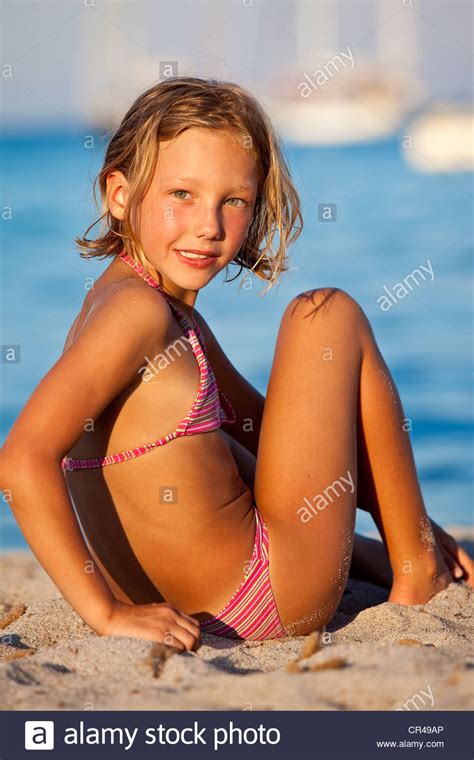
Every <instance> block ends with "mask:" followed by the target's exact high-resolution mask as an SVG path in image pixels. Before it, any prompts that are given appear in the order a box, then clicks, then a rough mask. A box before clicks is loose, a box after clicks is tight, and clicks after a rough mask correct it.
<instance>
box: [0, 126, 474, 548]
mask: <svg viewBox="0 0 474 760" xmlns="http://www.w3.org/2000/svg"><path fill="white" fill-rule="evenodd" d="M90 134H91V130H90V129H89V128H87V127H85V128H78V129H77V131H74V132H68V133H56V134H43V135H35V136H28V137H22V138H12V137H10V138H5V139H3V141H1V142H0V157H1V161H2V165H3V167H4V176H5V183H4V186H5V192H4V200H3V204H2V205H3V207H4V208H3V224H2V232H3V240H2V243H3V244H2V258H1V274H2V286H1V291H0V292H1V309H2V311H1V337H2V340H1V342H2V345H4V346H5V345H6V346H11V345H14V346H19V347H20V353H19V362H18V363H16V364H11V363H9V364H6V363H2V365H1V370H2V375H1V400H2V415H1V424H0V441H3V440H4V438H5V436H6V435H7V433H8V430H9V429H10V427H11V425H12V424H13V422H14V420H15V419H16V417H17V416H18V414H19V412H20V410H21V409H22V407H23V406H24V404H25V403H26V401H27V400H28V398H29V396H30V395H31V393H32V392H33V390H34V388H35V387H36V385H37V384H38V383H39V382H40V380H41V379H42V377H43V376H44V375H45V374H46V372H47V371H48V370H49V368H50V367H51V366H52V364H54V362H55V361H56V360H57V358H58V357H59V355H60V353H61V350H62V346H63V343H64V340H65V337H66V334H67V332H68V329H69V327H70V325H71V323H72V322H73V320H74V317H75V316H76V314H77V312H78V311H79V309H80V306H81V303H82V301H83V299H84V297H85V295H86V288H87V287H88V286H89V283H90V279H89V278H93V279H95V278H96V277H97V276H98V275H99V274H100V272H101V271H102V270H103V269H104V268H105V266H107V263H105V262H98V261H96V262H93V261H83V260H81V259H80V257H79V255H78V253H77V252H76V250H75V248H74V245H73V240H74V236H75V235H78V234H80V235H82V234H83V233H84V231H85V230H86V228H87V226H88V225H89V224H90V223H91V222H92V221H94V220H95V219H96V218H97V214H96V212H95V208H94V207H93V204H92V201H91V198H92V193H91V183H92V179H93V178H94V176H95V174H96V173H97V171H98V170H99V168H100V164H101V159H102V156H103V152H104V149H105V141H104V139H102V138H101V136H100V135H99V134H97V135H94V145H93V146H92V147H86V144H85V135H90ZM399 144H400V138H399V137H396V138H393V139H391V140H389V141H384V142H380V143H377V144H372V145H364V146H357V147H344V148H331V149H313V148H300V147H295V146H290V145H287V146H285V150H286V155H287V159H288V162H289V164H290V166H291V169H292V172H293V177H294V180H295V184H296V186H297V188H298V191H299V193H300V195H301V199H302V210H303V215H304V219H305V228H304V231H303V234H302V235H301V237H300V239H299V240H298V241H297V243H296V244H295V245H294V246H293V247H292V248H291V249H290V253H291V257H290V264H291V267H292V268H291V270H290V271H289V273H287V275H285V277H284V278H283V280H282V281H281V282H280V283H279V284H278V285H277V286H275V287H274V288H273V289H272V290H270V291H269V293H267V294H266V295H265V296H264V297H262V296H261V291H262V286H261V284H260V282H259V281H257V280H254V281H253V284H252V287H251V288H250V287H248V288H246V289H239V286H238V282H239V281H238V280H237V281H234V282H233V283H224V282H223V280H224V277H223V276H220V277H219V278H217V280H216V281H213V282H212V283H211V284H210V285H209V287H207V288H206V289H205V290H204V291H203V292H202V293H200V294H199V298H198V301H197V306H198V308H199V309H200V311H202V313H203V314H204V316H205V317H206V319H207V320H208V321H209V323H210V325H211V327H212V328H213V330H214V332H215V334H216V335H217V337H218V339H219V340H220V342H221V344H222V346H223V347H224V350H225V351H226V352H227V354H228V355H229V357H230V358H231V360H232V361H233V362H234V364H235V365H236V366H237V368H238V369H239V371H240V372H241V373H242V374H244V375H245V376H246V377H247V378H248V379H249V380H250V381H251V382H252V383H253V384H254V385H255V386H256V387H257V388H258V389H259V390H260V391H261V392H262V393H265V391H266V387H267V383H268V378H269V373H270V367H271V362H272V356H273V351H274V346H275V340H276V336H277V332H278V326H279V321H280V318H281V314H282V312H283V310H284V308H285V306H286V304H287V303H288V301H289V300H290V299H291V298H292V297H293V296H294V295H296V294H297V293H299V292H301V291H303V290H307V289H308V288H313V287H321V286H328V285H330V286H336V287H339V288H342V289H344V290H346V291H347V292H349V293H350V294H351V295H352V296H353V297H354V298H356V299H357V300H358V302H359V303H360V305H361V306H362V307H363V309H364V310H365V312H366V314H367V316H368V317H369V319H370V321H371V324H372V326H373V329H374V333H375V336H376V339H377V342H378V345H379V347H380V349H381V351H382V353H383V355H384V357H385V359H386V361H387V363H388V366H389V367H390V370H391V372H392V375H393V377H394V379H395V382H396V384H397V386H398V389H399V391H400V394H401V398H402V402H403V406H404V410H405V416H406V417H409V418H410V420H411V426H412V432H411V440H412V443H413V448H414V452H415V460H416V464H417V469H418V474H419V477H420V481H421V485H422V490H423V494H424V497H425V502H426V504H427V507H428V511H429V513H430V514H431V516H432V517H434V518H435V519H436V520H438V521H440V522H441V523H442V524H453V523H456V524H461V525H468V524H471V520H472V506H473V488H472V429H473V419H472V409H473V407H472V390H471V389H472V311H471V309H472V248H471V247H472V212H471V204H472V190H473V187H472V175H470V174H467V173H466V174H457V175H456V174H453V175H450V174H439V175H422V174H419V173H417V172H415V171H414V170H412V169H411V168H410V167H409V166H408V165H407V164H406V163H405V161H404V159H403V157H402V155H401V153H400V149H399ZM330 204H331V205H330ZM5 207H7V208H8V209H11V211H8V210H7V211H5ZM327 208H330V209H331V212H328V211H327V210H325V209H327ZM328 215H332V220H328V218H327V217H328ZM420 267H423V268H422V269H420ZM415 269H418V270H419V271H421V272H423V273H424V277H423V278H420V276H418V281H417V282H418V284H416V283H414V281H413V280H410V282H411V283H412V285H411V288H410V289H409V291H408V293H407V294H405V295H404V297H401V294H400V292H399V291H398V290H397V288H396V283H397V282H400V281H402V280H403V278H406V277H407V276H408V275H409V274H410V273H411V272H413V270H415ZM236 271H237V269H236V268H234V267H230V269H229V276H230V275H232V274H235V273H236ZM384 288H385V289H384ZM387 291H388V292H389V293H390V294H391V296H390V297H388V295H387ZM383 296H387V298H388V300H387V301H386V302H385V303H384V306H385V307H386V308H385V310H384V309H383V308H381V305H382V301H381V300H380V299H381V298H382V297H383ZM389 304H391V305H390V306H388V305H389ZM51 435H54V431H51ZM282 445H284V441H282ZM315 466H317V463H316V462H315ZM393 498H394V501H396V499H397V484H396V483H394V493H393ZM357 526H358V529H359V530H361V531H363V532H370V531H371V530H373V523H372V521H371V518H370V517H369V516H368V515H366V514H364V513H361V514H360V515H359V517H358V522H357ZM25 545H26V544H25V542H24V540H23V538H22V535H21V532H20V531H19V529H18V527H17V525H16V522H15V520H14V518H13V517H12V515H11V513H10V511H9V509H8V506H7V504H5V502H4V501H3V502H2V500H1V499H0V549H5V548H13V547H24V546H25Z"/></svg>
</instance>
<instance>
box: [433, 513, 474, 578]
mask: <svg viewBox="0 0 474 760" xmlns="http://www.w3.org/2000/svg"><path fill="white" fill-rule="evenodd" d="M431 523H432V525H433V529H434V532H435V536H436V540H437V542H438V545H439V546H440V548H441V550H442V552H443V555H445V558H446V555H447V557H448V558H449V561H450V562H451V565H452V563H454V571H453V575H454V577H455V578H462V577H463V576H464V575H465V574H467V575H468V576H469V577H470V576H471V575H472V572H473V570H472V564H473V563H472V560H471V558H470V557H469V556H468V554H466V552H465V551H464V549H461V547H460V546H459V544H458V542H457V541H456V539H455V538H453V537H452V536H450V535H449V533H446V531H445V530H443V528H441V527H440V526H439V525H437V524H436V523H435V522H433V521H431ZM447 564H448V562H447ZM451 565H449V564H448V567H449V568H450V569H451Z"/></svg>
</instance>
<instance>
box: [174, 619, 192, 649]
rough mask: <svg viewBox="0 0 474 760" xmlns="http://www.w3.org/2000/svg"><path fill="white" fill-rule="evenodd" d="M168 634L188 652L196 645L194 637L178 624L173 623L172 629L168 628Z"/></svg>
mask: <svg viewBox="0 0 474 760" xmlns="http://www.w3.org/2000/svg"><path fill="white" fill-rule="evenodd" d="M170 633H171V635H172V636H173V638H176V639H177V640H178V641H179V642H180V643H181V644H182V645H183V646H184V648H185V649H187V650H188V651H189V650H193V649H195V648H196V647H197V645H198V640H197V639H196V635H195V634H194V633H191V632H190V631H189V630H188V629H187V628H184V627H183V626H181V625H180V624H179V623H175V624H174V625H173V627H172V628H170Z"/></svg>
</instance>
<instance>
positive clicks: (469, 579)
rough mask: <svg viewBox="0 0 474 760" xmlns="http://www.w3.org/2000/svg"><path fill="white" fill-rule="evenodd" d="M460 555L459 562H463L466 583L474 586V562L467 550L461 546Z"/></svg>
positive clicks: (459, 548)
mask: <svg viewBox="0 0 474 760" xmlns="http://www.w3.org/2000/svg"><path fill="white" fill-rule="evenodd" d="M458 556H459V562H460V564H461V567H462V568H463V570H464V572H465V574H466V579H465V580H466V583H468V584H469V586H472V587H474V562H473V560H472V559H471V557H470V556H469V554H468V553H467V552H465V551H464V549H462V548H461V547H460V546H459V547H458Z"/></svg>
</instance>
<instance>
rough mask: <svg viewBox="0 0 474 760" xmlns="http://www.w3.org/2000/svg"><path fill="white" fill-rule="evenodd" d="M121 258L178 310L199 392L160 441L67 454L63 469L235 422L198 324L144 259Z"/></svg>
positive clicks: (120, 457)
mask: <svg viewBox="0 0 474 760" xmlns="http://www.w3.org/2000/svg"><path fill="white" fill-rule="evenodd" d="M119 258H120V259H122V261H124V262H125V263H126V264H128V265H129V266H130V267H131V268H132V269H133V270H134V271H135V272H137V273H138V274H139V275H140V276H141V277H142V278H143V279H144V280H145V282H146V283H147V284H148V285H151V287H152V288H156V289H157V290H159V291H160V293H161V294H162V295H163V296H165V298H166V300H167V301H168V304H169V305H170V307H171V308H172V310H173V311H174V312H175V313H176V316H177V320H178V322H179V326H180V327H181V329H182V330H183V331H184V333H185V335H186V338H187V339H188V341H189V343H190V344H191V347H192V349H193V353H194V355H195V357H196V359H197V363H198V366H199V371H200V381H199V387H198V392H197V395H196V398H195V400H194V403H193V405H192V407H191V409H190V410H189V412H188V413H187V415H186V416H185V417H184V419H183V420H182V422H180V424H179V425H178V427H177V428H176V430H173V432H172V433H168V434H167V435H165V436H164V437H163V438H159V439H158V440H157V441H152V442H151V443H146V444H145V445H144V446H138V447H137V448H134V449H130V450H129V451H122V452H121V453H120V454H110V455H109V456H105V457H99V458H97V459H73V458H72V457H67V456H66V457H64V458H63V460H62V462H61V466H62V468H63V470H81V469H87V468H92V467H105V466H106V465H109V464H116V463H117V462H124V461H126V460H127V459H134V458H135V457H139V456H141V455H142V454H147V453H148V452H149V451H153V449H156V448H157V447H158V446H164V445H165V444H167V443H169V442H170V441H172V440H173V439H174V438H179V437H181V436H184V435H196V434H197V433H206V432H208V431H210V430H216V429H217V428H219V427H220V426H221V423H222V422H229V423H232V422H235V420H236V415H235V412H234V409H233V408H232V405H231V404H230V402H229V401H228V399H227V398H226V397H225V396H224V394H223V393H222V392H221V391H220V390H219V388H218V386H217V382H216V379H215V376H214V373H213V371H212V367H211V365H210V364H209V362H208V360H207V349H206V344H205V342H204V338H203V336H202V333H201V330H200V329H199V326H198V325H197V324H196V325H195V327H193V326H192V325H191V323H190V321H189V319H188V318H187V317H186V316H185V315H184V314H183V312H182V311H181V310H180V309H179V308H178V307H177V306H176V304H175V303H174V302H173V300H172V298H171V296H170V295H169V294H168V293H166V291H164V290H163V288H162V287H161V286H160V284H159V283H158V282H157V281H156V280H155V279H154V278H153V277H152V276H151V274H149V273H147V272H145V269H144V267H143V266H142V265H141V264H140V263H138V262H135V261H134V260H133V259H132V257H131V256H129V254H127V253H126V251H123V252H122V253H121V254H119ZM203 349H204V350H203ZM221 403H222V406H221Z"/></svg>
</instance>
